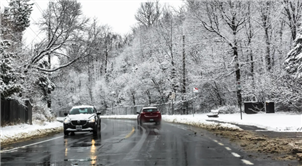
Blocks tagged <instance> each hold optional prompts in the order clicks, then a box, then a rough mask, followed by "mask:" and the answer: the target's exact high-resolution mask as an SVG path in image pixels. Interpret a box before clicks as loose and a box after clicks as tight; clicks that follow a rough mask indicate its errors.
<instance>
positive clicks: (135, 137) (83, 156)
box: [1, 119, 285, 166]
mask: <svg viewBox="0 0 302 166" xmlns="http://www.w3.org/2000/svg"><path fill="white" fill-rule="evenodd" d="M250 164H254V165H274V166H278V165H284V164H285V163H284V162H278V161H271V160H268V159H266V160H256V159H253V158H249V157H248V154H245V153H243V152H242V151H240V150H236V149H235V148H233V147H231V145H229V144H228V143H227V142H225V141H224V140H223V139H218V138H217V137H215V136H213V135H211V134H210V133H208V132H206V131H204V130H201V129H198V128H193V127H189V126H185V125H180V124H168V123H162V124H161V125H155V124H143V125H142V126H139V125H137V124H136V121H134V120H109V119H102V128H101V132H99V134H98V135H96V136H94V135H93V134H92V133H75V134H72V135H69V136H63V133H60V134H57V135H54V136H52V137H48V138H43V139H36V140H31V141H27V142H23V143H18V144H14V145H10V146H9V147H1V165H3V166H4V165H51V166H60V165H69V166H70V165H72V166H73V165H100V166H104V165H106V166H116V165H121V166H127V165H129V166H135V165H138V166H143V165H146V166H149V165H157V166H158V165H162V166H176V165H179V166H186V165H193V166H195V165H200V166H203V165H205V166H211V165H213V166H217V165H223V166H228V165H229V166H240V165H250Z"/></svg>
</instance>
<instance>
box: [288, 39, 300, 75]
mask: <svg viewBox="0 0 302 166" xmlns="http://www.w3.org/2000/svg"><path fill="white" fill-rule="evenodd" d="M284 65H285V70H286V71H287V72H288V73H289V74H290V75H292V76H293V77H295V78H297V79H300V78H301V77H302V35H301V34H298V35H297V38H296V40H295V47H294V48H293V49H292V50H290V51H289V52H288V54H287V57H286V60H285V62H284Z"/></svg>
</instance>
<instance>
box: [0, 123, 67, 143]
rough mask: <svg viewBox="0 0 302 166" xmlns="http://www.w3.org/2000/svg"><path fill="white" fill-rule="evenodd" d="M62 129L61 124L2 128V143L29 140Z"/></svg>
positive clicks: (0, 137) (0, 132)
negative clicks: (21, 139) (22, 139)
mask: <svg viewBox="0 0 302 166" xmlns="http://www.w3.org/2000/svg"><path fill="white" fill-rule="evenodd" d="M60 128H62V129H63V125H62V123H61V122H58V121H57V122H44V123H39V122H33V125H29V124H19V125H14V126H5V127H1V131H0V134H1V135H0V143H3V142H7V141H9V140H17V139H20V138H28V137H33V136H37V135H41V134H45V132H49V131H53V130H58V129H60Z"/></svg>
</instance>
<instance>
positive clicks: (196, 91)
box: [193, 87, 198, 117]
mask: <svg viewBox="0 0 302 166" xmlns="http://www.w3.org/2000/svg"><path fill="white" fill-rule="evenodd" d="M196 93H198V88H196V87H195V88H193V101H195V98H196V95H195V94H196ZM194 113H195V109H194V104H193V117H194Z"/></svg>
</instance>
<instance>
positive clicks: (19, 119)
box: [1, 100, 32, 126]
mask: <svg viewBox="0 0 302 166" xmlns="http://www.w3.org/2000/svg"><path fill="white" fill-rule="evenodd" d="M19 123H28V124H32V105H31V104H30V102H29V101H25V106H24V105H21V104H20V103H19V102H18V101H16V100H1V126H3V125H6V124H19Z"/></svg>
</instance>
